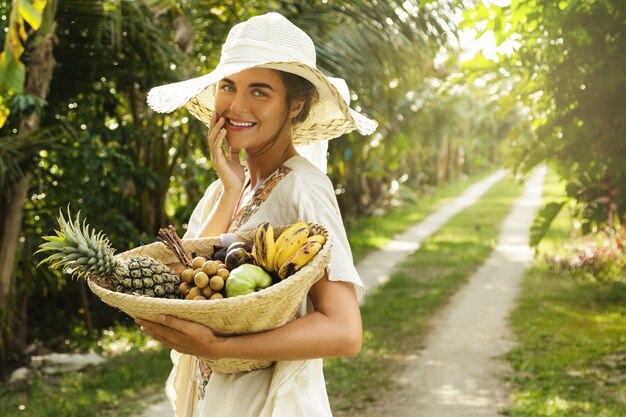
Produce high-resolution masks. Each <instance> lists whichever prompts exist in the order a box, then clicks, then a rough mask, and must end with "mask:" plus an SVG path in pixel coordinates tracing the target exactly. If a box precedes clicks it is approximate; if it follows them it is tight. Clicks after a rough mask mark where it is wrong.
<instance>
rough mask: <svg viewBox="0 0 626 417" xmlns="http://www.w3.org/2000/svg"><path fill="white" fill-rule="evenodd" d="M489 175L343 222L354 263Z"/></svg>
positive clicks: (457, 183)
mask: <svg viewBox="0 0 626 417" xmlns="http://www.w3.org/2000/svg"><path fill="white" fill-rule="evenodd" d="M491 173H492V172H491V171H490V172H483V173H482V174H480V175H476V176H474V177H472V178H470V179H469V180H456V181H452V182H450V183H447V184H444V185H441V186H438V187H437V188H436V189H434V190H432V192H431V193H429V194H426V195H424V196H422V197H419V198H418V199H417V201H415V202H414V203H411V204H405V205H402V206H400V207H395V208H393V209H391V210H389V211H388V212H386V213H385V214H384V215H380V216H365V217H360V218H358V219H345V224H346V231H347V233H348V238H349V239H350V247H351V248H352V256H353V257H354V262H355V263H358V262H359V260H361V259H362V258H363V257H364V256H365V255H367V253H369V252H371V251H373V250H376V249H380V248H382V247H383V246H384V245H385V244H386V243H387V242H389V240H391V239H392V238H393V237H394V236H395V235H397V234H398V233H401V232H403V231H405V230H407V229H408V228H409V227H411V226H413V225H414V224H416V223H418V222H420V221H422V220H423V219H424V218H426V217H427V216H429V215H430V214H431V213H433V212H434V211H435V210H436V209H437V208H438V207H441V206H443V205H445V204H447V203H450V202H452V201H453V200H454V199H455V198H456V197H458V196H459V195H460V194H461V193H462V192H463V191H464V190H465V189H466V188H467V187H468V186H470V185H472V184H474V183H476V182H478V181H480V180H482V179H484V178H485V177H487V176H488V175H489V174H491Z"/></svg>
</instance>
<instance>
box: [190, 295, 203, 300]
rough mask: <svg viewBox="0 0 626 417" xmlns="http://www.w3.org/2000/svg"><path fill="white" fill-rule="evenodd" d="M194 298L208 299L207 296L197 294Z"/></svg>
mask: <svg viewBox="0 0 626 417" xmlns="http://www.w3.org/2000/svg"><path fill="white" fill-rule="evenodd" d="M193 299H194V300H206V297H205V296H203V295H196V296H195V297H193Z"/></svg>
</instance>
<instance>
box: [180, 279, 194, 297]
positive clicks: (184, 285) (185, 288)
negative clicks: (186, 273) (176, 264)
mask: <svg viewBox="0 0 626 417" xmlns="http://www.w3.org/2000/svg"><path fill="white" fill-rule="evenodd" d="M192 287H193V285H191V284H190V283H189V282H181V284H180V285H179V286H178V290H179V291H180V293H181V294H182V295H187V294H189V290H191V288H192Z"/></svg>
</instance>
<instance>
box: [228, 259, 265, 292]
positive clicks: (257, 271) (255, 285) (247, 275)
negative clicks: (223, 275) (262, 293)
mask: <svg viewBox="0 0 626 417" xmlns="http://www.w3.org/2000/svg"><path fill="white" fill-rule="evenodd" d="M270 285H272V277H271V276H270V274H268V273H267V271H265V270H264V269H263V268H261V267H259V266H256V265H252V264H243V265H240V266H238V267H237V268H235V269H233V270H232V271H230V275H229V276H228V279H227V280H226V297H236V296H238V295H246V294H250V293H253V292H255V291H259V290H262V289H263V288H267V287H269V286H270Z"/></svg>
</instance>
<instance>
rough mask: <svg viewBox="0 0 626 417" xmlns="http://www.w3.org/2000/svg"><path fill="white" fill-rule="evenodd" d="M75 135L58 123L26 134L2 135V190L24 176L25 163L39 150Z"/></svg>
mask: <svg viewBox="0 0 626 417" xmlns="http://www.w3.org/2000/svg"><path fill="white" fill-rule="evenodd" d="M75 135H76V133H75V132H74V131H73V130H72V129H71V128H70V127H69V126H66V125H64V124H58V125H55V126H52V127H48V128H43V129H39V130H37V131H34V132H32V133H29V134H26V135H11V136H0V190H4V189H5V188H6V187H8V186H10V185H11V184H14V183H16V182H17V181H19V180H20V179H21V178H22V176H23V168H24V165H25V164H28V163H29V162H30V161H31V160H32V158H33V156H34V155H36V154H37V152H38V151H39V150H41V149H44V148H46V147H48V146H53V145H56V144H58V143H60V142H61V140H62V139H64V138H67V137H71V136H75Z"/></svg>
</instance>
